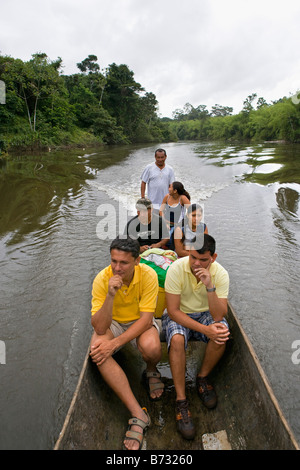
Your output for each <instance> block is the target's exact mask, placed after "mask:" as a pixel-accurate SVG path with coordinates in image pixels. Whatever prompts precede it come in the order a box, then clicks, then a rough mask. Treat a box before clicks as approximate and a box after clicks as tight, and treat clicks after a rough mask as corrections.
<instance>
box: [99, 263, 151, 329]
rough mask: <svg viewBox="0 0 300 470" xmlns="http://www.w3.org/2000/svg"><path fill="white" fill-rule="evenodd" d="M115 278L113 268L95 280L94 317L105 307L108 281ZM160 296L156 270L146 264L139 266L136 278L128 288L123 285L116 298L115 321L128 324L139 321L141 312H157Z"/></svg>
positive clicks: (108, 268) (114, 304)
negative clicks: (158, 297) (158, 296)
mask: <svg viewBox="0 0 300 470" xmlns="http://www.w3.org/2000/svg"><path fill="white" fill-rule="evenodd" d="M112 276H113V272H112V268H111V266H110V265H109V266H107V267H106V268H104V269H103V270H102V271H100V273H98V274H97V276H96V277H95V279H94V282H93V289H92V315H94V314H95V313H96V312H97V311H98V310H99V309H100V308H101V307H102V305H103V303H104V301H105V298H106V295H107V292H108V281H109V279H110V278H111V277H112ZM157 295H158V279H157V274H156V272H155V271H154V269H152V268H150V266H147V265H146V264H138V265H137V266H135V268H134V276H133V279H132V281H131V283H130V285H129V286H128V287H127V286H126V285H123V286H122V287H121V289H119V290H118V291H117V293H116V295H115V297H114V303H113V312H112V316H113V320H116V321H117V322H119V323H128V322H131V321H135V320H138V319H139V318H140V312H153V313H154V312H155V308H156V302H157Z"/></svg>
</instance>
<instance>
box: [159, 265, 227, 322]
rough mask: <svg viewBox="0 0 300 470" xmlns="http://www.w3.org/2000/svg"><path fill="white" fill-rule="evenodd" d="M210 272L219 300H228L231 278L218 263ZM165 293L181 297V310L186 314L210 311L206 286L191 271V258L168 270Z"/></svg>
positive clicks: (211, 267)
mask: <svg viewBox="0 0 300 470" xmlns="http://www.w3.org/2000/svg"><path fill="white" fill-rule="evenodd" d="M209 272H210V274H211V279H212V283H213V284H214V285H215V287H216V294H217V296H218V297H219V298H227V297H228V291H229V276H228V273H227V271H226V269H224V268H223V267H222V266H221V265H220V264H219V263H217V262H216V261H215V262H214V263H212V264H211V266H210V269H209ZM165 291H166V292H168V293H170V294H179V295H180V310H181V311H182V312H184V313H194V312H205V311H207V310H209V307H208V298H207V292H206V287H205V285H204V284H203V283H202V282H201V281H200V282H197V279H196V278H195V276H194V274H193V273H192V271H191V268H190V264H189V257H188V256H185V257H184V258H180V259H178V260H177V261H175V262H174V263H173V264H172V265H171V266H170V267H169V269H168V271H167V276H166V282H165Z"/></svg>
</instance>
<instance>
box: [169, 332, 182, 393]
mask: <svg viewBox="0 0 300 470" xmlns="http://www.w3.org/2000/svg"><path fill="white" fill-rule="evenodd" d="M169 361H170V367H171V372H172V377H173V382H174V387H175V390H176V396H177V397H176V399H177V400H185V399H186V393H185V366H186V357H185V349H184V336H183V335H180V334H176V335H174V336H173V337H172V339H171V343H170V348H169Z"/></svg>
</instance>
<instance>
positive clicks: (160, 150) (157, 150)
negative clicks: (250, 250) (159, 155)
mask: <svg viewBox="0 0 300 470" xmlns="http://www.w3.org/2000/svg"><path fill="white" fill-rule="evenodd" d="M156 152H164V154H165V155H166V156H167V152H166V151H165V149H156V150H155V153H154V155H156Z"/></svg>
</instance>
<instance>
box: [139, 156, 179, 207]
mask: <svg viewBox="0 0 300 470" xmlns="http://www.w3.org/2000/svg"><path fill="white" fill-rule="evenodd" d="M166 158H167V153H166V151H165V150H164V149H157V150H156V151H155V161H154V162H152V163H149V165H147V166H146V168H145V169H144V171H143V173H142V175H141V180H142V182H141V197H142V198H144V197H145V194H146V187H147V196H148V198H149V199H150V200H151V201H152V204H153V209H154V212H157V213H158V212H159V209H160V206H161V204H162V201H163V198H164V197H165V195H166V194H167V193H168V191H169V185H170V184H171V183H173V181H175V176H174V170H173V168H172V167H171V166H169V165H167V164H166Z"/></svg>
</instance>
